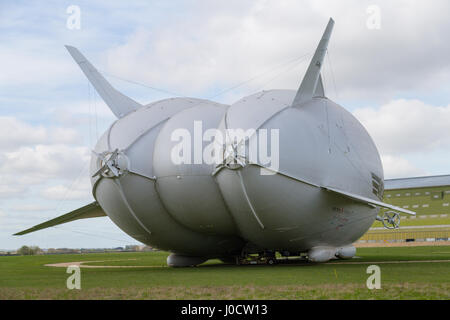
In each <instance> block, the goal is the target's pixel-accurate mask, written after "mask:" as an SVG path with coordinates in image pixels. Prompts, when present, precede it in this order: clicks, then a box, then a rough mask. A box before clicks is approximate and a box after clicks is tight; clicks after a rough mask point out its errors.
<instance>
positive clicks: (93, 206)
mask: <svg viewBox="0 0 450 320" xmlns="http://www.w3.org/2000/svg"><path fill="white" fill-rule="evenodd" d="M104 216H106V214H105V212H104V211H103V209H102V208H101V207H100V205H99V204H98V203H97V202H92V203H90V204H88V205H87V206H84V207H81V208H78V209H76V210H73V211H71V212H69V213H66V214H64V215H62V216H59V217H56V218H54V219H51V220H49V221H46V222H43V223H41V224H38V225H36V226H34V227H31V228H29V229H27V230H24V231H20V232H17V233H15V234H14V235H15V236H21V235H24V234H27V233H30V232H35V231H38V230H41V229H45V228H50V227H54V226H57V225H59V224H63V223H67V222H70V221H74V220H78V219H88V218H96V217H104Z"/></svg>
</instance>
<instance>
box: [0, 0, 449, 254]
mask: <svg viewBox="0 0 450 320" xmlns="http://www.w3.org/2000/svg"><path fill="white" fill-rule="evenodd" d="M71 5H76V6H78V7H79V8H80V10H81V16H80V17H81V28H80V29H79V30H70V29H68V28H67V26H66V22H67V19H68V17H69V16H70V14H68V13H67V12H66V10H67V8H68V7H69V6H71ZM369 5H377V6H378V7H379V8H380V29H375V30H373V29H369V28H368V27H367V20H368V19H369V17H370V14H368V13H367V8H368V6H369ZM449 9H450V3H448V1H445V0H436V1H433V3H432V4H429V3H427V2H425V1H410V0H408V1H406V0H399V1H395V3H393V2H392V1H384V0H383V1H370V2H369V1H361V0H346V1H338V2H337V1H312V0H311V1H293V0H292V1H291V0H281V1H271V0H268V1H264V0H257V1H237V0H236V1H235V0H231V1H126V2H125V1H106V0H105V1H95V2H94V1H32V2H31V1H2V2H0V30H1V32H0V61H1V62H0V64H1V70H2V72H1V73H0V249H14V248H18V247H20V246H21V245H24V244H28V245H39V246H41V247H46V248H48V247H115V246H121V245H126V244H131V243H136V242H135V240H133V239H131V238H130V237H128V236H127V235H126V234H124V233H123V232H121V231H120V230H119V229H118V228H117V227H115V226H114V225H113V224H112V223H111V222H110V221H109V220H108V219H103V218H98V219H91V220H86V221H79V222H74V223H71V224H66V225H63V226H61V227H57V228H51V229H49V230H46V231H41V232H37V233H35V234H31V235H27V236H24V237H20V238H18V237H12V236H11V234H12V233H14V232H17V231H19V230H21V229H23V228H26V227H29V226H32V225H34V224H37V223H39V222H42V221H44V220H46V219H48V218H53V217H55V216H57V215H59V214H62V213H65V212H68V211H70V210H72V209H75V208H77V207H79V206H81V205H84V204H87V203H89V202H91V201H92V200H93V199H92V196H91V194H90V184H89V179H88V172H87V163H88V161H89V155H90V151H89V150H90V149H91V148H92V146H93V145H94V143H95V141H96V139H97V137H98V136H99V135H100V134H101V133H102V132H103V131H104V130H105V129H106V128H107V126H108V125H109V124H110V123H111V122H112V121H113V120H114V116H113V115H112V113H111V112H110V111H109V109H108V108H107V107H106V106H105V105H104V103H103V102H102V101H101V100H100V99H99V97H98V95H97V94H96V93H95V92H94V90H93V88H92V87H91V86H90V85H89V84H88V82H87V80H86V79H85V78H84V76H83V74H82V73H81V71H80V70H79V69H78V66H76V65H75V64H74V62H73V61H72V59H71V57H70V56H69V54H68V53H67V51H66V50H65V48H64V45H65V44H70V45H73V46H75V47H77V48H79V49H80V50H81V51H82V52H83V53H84V54H85V55H86V56H87V57H88V58H89V59H90V60H91V62H92V63H93V64H94V65H95V66H96V67H97V68H98V69H99V70H101V71H102V72H104V73H105V74H107V75H114V76H116V77H119V78H123V79H128V80H132V81H136V82H139V83H142V84H145V85H147V86H152V87H157V88H161V89H164V90H167V91H170V92H176V93H180V94H183V95H188V96H194V97H200V98H210V97H212V96H215V95H217V93H219V92H221V91H223V90H225V89H227V88H231V87H233V86H235V85H236V84H238V83H241V82H243V81H246V80H248V79H252V78H253V77H254V76H255V75H259V74H263V75H262V76H260V77H256V79H255V80H253V81H250V82H248V83H246V85H243V86H241V87H239V88H236V89H235V90H231V91H229V92H227V93H225V94H222V95H220V96H217V97H216V98H215V100H216V101H218V102H222V103H232V102H234V101H236V100H238V99H239V98H241V97H242V96H245V95H249V94H252V93H254V92H256V91H258V90H261V89H271V88H286V89H296V88H297V87H298V85H299V83H300V80H301V78H302V75H303V73H304V70H305V68H306V65H307V62H309V58H308V59H303V62H302V63H299V64H294V63H293V64H289V63H288V62H289V61H291V60H292V59H295V58H299V57H302V56H304V55H308V54H309V55H310V54H311V53H312V52H313V50H314V49H315V46H316V44H317V41H318V39H319V37H320V36H321V34H322V31H323V29H324V27H325V25H326V23H327V20H328V18H329V17H330V16H333V18H334V19H335V20H336V26H335V31H334V34H333V38H332V41H331V43H330V48H329V49H330V50H329V57H328V58H327V59H328V61H327V63H326V66H325V69H324V73H323V74H324V78H325V86H326V90H327V93H328V95H329V97H330V98H332V99H333V100H335V101H336V102H338V103H340V104H341V105H343V106H344V107H346V108H347V109H348V110H350V111H351V112H353V113H354V115H355V116H356V117H357V118H358V119H359V120H360V121H361V122H362V123H363V124H364V125H365V126H366V128H367V129H368V131H369V133H370V134H371V135H372V137H373V138H374V140H375V143H376V144H377V146H378V148H379V150H380V153H381V155H382V158H383V163H384V166H385V171H386V177H387V178H389V177H391V178H394V177H406V176H416V175H432V174H449V173H450V164H449V163H448V159H449V156H450V154H449V153H450V152H449V151H448V150H449V146H450V130H449V129H448V128H449V126H450V106H449V105H450V103H449V101H450V89H449V88H450V61H449V58H448V57H449V56H450V44H449V43H448V36H447V34H446V33H447V31H448V30H450V22H449V21H448V18H447V13H448V12H449V11H450V10H449ZM308 57H309V56H308ZM108 79H109V80H110V81H111V82H112V83H113V84H114V85H115V86H116V87H117V88H118V89H120V90H121V91H122V92H124V93H125V94H127V95H129V96H131V97H133V98H134V99H136V100H137V101H139V102H141V103H149V102H152V101H154V100H158V99H162V98H166V97H168V96H169V95H168V94H165V93H161V92H158V91H155V90H151V89H150V88H148V87H145V86H139V85H135V84H132V83H129V82H126V81H123V80H119V79H117V78H113V77H110V76H108Z"/></svg>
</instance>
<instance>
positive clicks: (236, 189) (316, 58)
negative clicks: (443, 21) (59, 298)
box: [16, 19, 415, 267]
mask: <svg viewBox="0 0 450 320" xmlns="http://www.w3.org/2000/svg"><path fill="white" fill-rule="evenodd" d="M334 24H335V23H334V20H333V19H330V20H329V22H328V25H327V27H326V29H325V32H324V34H323V36H322V38H321V40H320V42H319V44H318V47H317V49H316V51H315V53H314V55H313V57H312V60H311V62H310V64H309V66H308V68H307V70H306V73H305V75H304V77H303V80H302V81H301V84H300V87H299V89H298V90H297V91H295V90H267V91H262V92H258V93H255V94H253V95H250V96H247V97H244V98H242V99H241V100H239V101H237V102H235V103H233V104H231V105H224V104H221V103H217V102H214V101H209V100H205V99H196V98H187V97H174V98H169V99H165V100H160V101H156V102H152V103H150V104H147V105H141V104H140V103H138V102H136V101H134V100H133V99H131V98H129V97H127V96H125V95H124V94H122V93H120V92H119V91H117V90H116V89H115V88H114V87H112V86H111V85H110V83H109V82H108V81H107V80H106V79H105V78H104V77H103V76H102V75H101V74H100V73H99V72H98V70H97V69H96V68H95V67H94V66H93V65H92V64H91V63H90V62H89V61H88V60H87V59H86V58H85V57H84V56H83V55H82V54H81V53H80V51H79V50H77V49H76V48H74V47H72V46H66V48H67V50H68V51H69V53H70V55H71V56H72V57H73V59H74V60H75V62H76V63H77V64H78V65H79V67H80V68H81V70H82V72H83V73H84V74H85V76H86V77H87V78H88V80H89V81H90V82H91V83H92V85H93V87H94V88H95V89H96V91H97V92H98V94H99V95H100V97H101V98H102V99H103V100H104V102H105V103H106V105H107V106H108V107H109V108H110V109H111V111H112V112H113V113H114V115H115V116H116V117H117V120H116V121H114V122H113V123H112V124H111V125H110V126H109V128H108V130H107V131H106V132H105V133H104V134H103V135H102V136H101V137H100V139H99V140H98V142H97V144H96V146H95V148H94V150H92V157H91V162H90V179H91V184H92V195H93V197H94V199H95V201H94V202H92V203H90V204H88V205H86V206H84V207H82V208H79V209H76V210H74V211H72V212H69V213H66V214H64V215H62V216H59V217H57V218H54V219H52V220H50V221H47V222H44V223H41V224H39V225H36V226H34V227H32V228H29V229H27V230H25V231H22V232H18V233H16V235H24V234H27V233H30V232H34V231H37V230H41V229H44V228H48V227H52V226H55V225H58V224H63V223H67V222H69V221H74V220H78V219H87V218H94V217H102V216H107V217H109V218H110V219H111V220H112V221H113V222H114V223H115V224H116V225H117V226H118V227H119V228H120V229H121V230H123V231H124V232H125V233H127V234H128V235H129V236H131V237H132V238H134V239H136V240H137V241H139V242H141V243H144V244H146V245H149V246H151V247H153V248H158V249H161V250H166V251H168V252H170V255H169V256H168V258H167V264H168V265H169V266H174V267H186V266H195V265H199V264H201V263H203V262H205V261H207V260H209V259H221V260H222V261H224V262H236V263H238V264H239V263H240V262H242V261H244V259H246V258H247V257H249V256H255V255H256V256H257V257H261V259H264V261H266V263H269V264H273V263H275V262H276V261H277V258H276V257H279V256H280V255H281V256H284V257H290V256H292V257H304V258H305V259H306V260H308V261H310V262H316V263H323V262H327V261H329V260H331V259H349V258H352V257H354V256H355V253H356V249H355V247H354V245H353V244H354V243H355V242H356V241H357V240H358V239H359V238H360V237H361V236H362V235H364V234H365V233H366V232H367V230H368V229H369V228H370V226H371V225H372V224H373V223H374V221H375V220H380V221H382V222H383V223H384V225H385V226H386V227H387V228H396V227H398V224H399V221H400V214H408V215H415V213H414V212H412V211H409V210H406V209H404V208H399V207H396V206H392V205H390V204H388V203H385V202H383V200H382V199H383V191H384V184H383V182H384V173H383V165H382V162H381V159H380V155H379V152H378V150H377V147H376V145H375V143H374V142H373V140H372V138H371V137H370V135H369V134H368V132H367V131H366V130H365V128H364V127H363V126H362V124H361V123H360V122H359V121H358V120H357V119H356V118H355V117H354V116H353V115H352V114H351V113H350V112H349V111H347V110H346V109H344V108H343V107H341V106H340V105H338V104H337V103H335V102H333V101H331V100H330V99H329V98H327V97H326V94H325V89H324V85H323V81H322V76H321V70H322V66H323V62H324V58H325V55H326V52H327V47H328V43H329V40H330V37H331V33H332V30H333V27H334Z"/></svg>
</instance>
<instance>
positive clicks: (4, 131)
mask: <svg viewBox="0 0 450 320" xmlns="http://www.w3.org/2000/svg"><path fill="white" fill-rule="evenodd" d="M80 140H81V137H80V134H79V133H78V132H77V131H76V130H74V129H70V128H61V127H44V126H43V125H39V126H33V125H30V124H28V123H25V122H23V121H20V120H18V119H17V118H14V117H2V116H0V150H1V151H3V152H5V151H6V150H14V149H17V148H19V147H22V146H33V145H36V144H57V143H67V144H73V143H78V142H80Z"/></svg>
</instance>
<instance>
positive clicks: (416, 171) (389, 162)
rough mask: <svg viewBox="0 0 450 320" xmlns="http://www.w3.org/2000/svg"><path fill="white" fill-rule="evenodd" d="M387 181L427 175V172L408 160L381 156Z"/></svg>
mask: <svg viewBox="0 0 450 320" xmlns="http://www.w3.org/2000/svg"><path fill="white" fill-rule="evenodd" d="M381 160H382V162H383V167H384V176H385V179H390V178H408V177H418V176H423V175H426V172H425V171H424V170H422V169H420V168H417V167H416V166H414V165H413V164H412V163H411V162H409V161H408V160H407V159H404V158H402V157H395V156H390V155H384V156H381Z"/></svg>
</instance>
